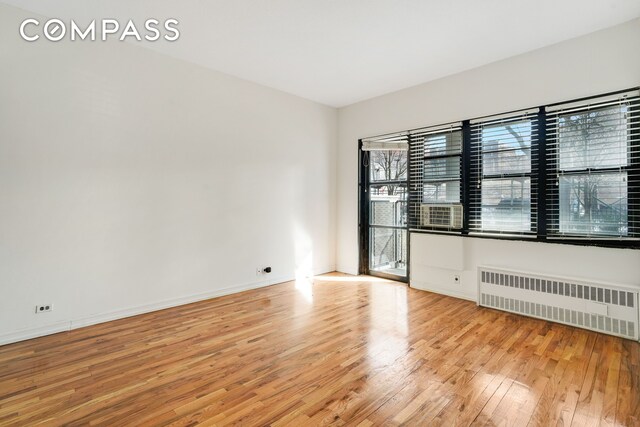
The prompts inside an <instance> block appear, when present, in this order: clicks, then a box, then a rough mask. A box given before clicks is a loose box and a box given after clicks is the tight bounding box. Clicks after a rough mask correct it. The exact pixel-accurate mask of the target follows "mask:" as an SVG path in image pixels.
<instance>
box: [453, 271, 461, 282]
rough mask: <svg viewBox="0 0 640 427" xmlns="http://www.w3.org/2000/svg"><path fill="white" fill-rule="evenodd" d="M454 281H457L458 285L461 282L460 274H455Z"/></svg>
mask: <svg viewBox="0 0 640 427" xmlns="http://www.w3.org/2000/svg"><path fill="white" fill-rule="evenodd" d="M453 283H455V284H456V285H459V284H460V276H458V275H457V274H456V275H455V276H453Z"/></svg>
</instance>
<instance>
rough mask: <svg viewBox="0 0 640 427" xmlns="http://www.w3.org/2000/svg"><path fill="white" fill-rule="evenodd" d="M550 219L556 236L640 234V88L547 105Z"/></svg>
mask: <svg viewBox="0 0 640 427" xmlns="http://www.w3.org/2000/svg"><path fill="white" fill-rule="evenodd" d="M546 126H547V143H546V156H547V171H548V174H547V192H548V194H547V196H548V202H547V218H548V227H547V228H548V233H549V236H550V237H555V238H563V237H564V238H591V239H593V238H612V237H617V238H627V237H640V230H639V229H638V224H639V221H640V203H639V198H640V170H639V163H640V93H639V92H638V90H634V91H630V92H624V93H620V94H616V95H613V96H604V97H598V98H591V99H588V100H584V101H579V102H572V103H566V104H558V105H554V106H550V107H548V108H547V112H546Z"/></svg>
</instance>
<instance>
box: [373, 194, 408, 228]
mask: <svg viewBox="0 0 640 427" xmlns="http://www.w3.org/2000/svg"><path fill="white" fill-rule="evenodd" d="M369 192H370V202H369V203H370V206H369V218H370V220H369V221H370V223H371V224H375V225H393V226H400V227H401V226H405V225H406V224H407V187H406V186H405V185H372V186H371V187H369Z"/></svg>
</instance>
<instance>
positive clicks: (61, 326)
mask: <svg viewBox="0 0 640 427" xmlns="http://www.w3.org/2000/svg"><path fill="white" fill-rule="evenodd" d="M332 271H335V267H333V266H330V267H327V268H322V269H318V270H317V271H314V272H313V275H318V274H324V273H329V272H332ZM292 280H295V275H285V276H280V277H276V278H272V279H268V280H261V281H258V282H251V283H245V284H242V285H236V286H231V287H228V288H222V289H215V290H212V291H210V292H205V293H200V294H193V295H187V296H184V297H179V298H173V299H169V300H163V301H157V302H154V303H151V304H145V305H140V306H136V307H129V308H125V309H122V310H115V311H110V312H106V313H100V314H96V315H94V316H89V317H82V318H78V319H70V320H67V321H63V322H57V323H54V324H51V325H46V326H41V327H38V328H29V329H23V330H21V331H17V332H10V333H7V334H2V335H0V345H5V344H11V343H14V342H18V341H24V340H28V339H32V338H38V337H42V336H45V335H51V334H57V333H59V332H66V331H70V330H73V329H78V328H83V327H85V326H91V325H96V324H98V323H104V322H109V321H112V320H118V319H124V318H126V317H131V316H137V315H139V314H145V313H150V312H152V311H158V310H164V309H165V308H171V307H177V306H179V305H184V304H190V303H193V302H198V301H204V300H207V299H211V298H216V297H221V296H225V295H230V294H235V293H238V292H244V291H248V290H251V289H258V288H263V287H266V286H271V285H275V284H278V283H284V282H290V281H292Z"/></svg>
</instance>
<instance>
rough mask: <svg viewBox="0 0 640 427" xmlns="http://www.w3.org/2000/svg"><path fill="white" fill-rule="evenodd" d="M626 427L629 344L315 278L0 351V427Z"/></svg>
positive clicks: (410, 293)
mask: <svg viewBox="0 0 640 427" xmlns="http://www.w3.org/2000/svg"><path fill="white" fill-rule="evenodd" d="M38 423H45V424H49V425H86V424H92V425H109V426H118V425H135V426H140V425H165V424H170V423H174V425H193V424H196V423H202V424H203V425H228V424H238V425H247V426H254V425H256V426H257V425H266V424H271V425H278V426H284V425H291V426H301V425H322V424H333V425H344V424H347V425H359V426H370V425H395V424H405V425H420V426H424V425H444V426H450V425H514V426H526V425H531V426H537V425H545V426H546V425H565V426H568V425H576V426H583V425H594V426H595V425H612V426H613V425H629V426H634V425H635V426H638V425H640V345H639V344H638V343H635V342H631V341H626V340H622V339H618V338H613V337H609V336H606V335H601V334H597V333H593V332H588V331H584V330H581V329H575V328H571V327H566V326H561V325H557V324H552V323H548V322H544V321H539V320H533V319H528V318H525V317H520V316H516V315H510V314H506V313H503V312H498V311H494V310H489V309H485V308H479V307H477V306H476V305H475V304H474V303H472V302H468V301H462V300H458V299H454V298H449V297H446V296H442V295H437V294H432V293H428V292H424V291H418V290H414V289H410V288H407V287H406V286H405V285H402V284H398V283H393V282H387V281H375V280H374V281H367V280H366V278H361V277H360V278H354V277H350V276H342V275H337V274H333V275H326V276H322V277H318V278H316V279H315V280H314V281H313V283H312V282H309V281H300V282H290V283H285V284H281V285H275V286H271V287H268V288H262V289H258V290H253V291H248V292H244V293H241V294H235V295H230V296H225V297H221V298H216V299H212V300H208V301H203V302H199V303H195V304H190V305H185V306H181V307H176V308H171V309H167V310H163V311H158V312H155V313H150V314H146V315H141V316H137V317H132V318H128V319H122V320H118V321H113V322H109V323H104V324H101V325H96V326H91V327H88V328H84V329H78V330H75V331H71V332H67V333H61V334H56V335H51V336H48V337H42V338H38V339H34V340H30V341H25V342H20V343H15V344H11V345H7V346H3V347H0V425H35V424H38Z"/></svg>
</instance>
